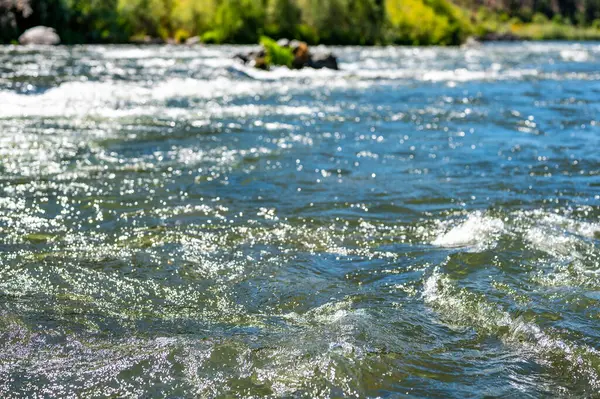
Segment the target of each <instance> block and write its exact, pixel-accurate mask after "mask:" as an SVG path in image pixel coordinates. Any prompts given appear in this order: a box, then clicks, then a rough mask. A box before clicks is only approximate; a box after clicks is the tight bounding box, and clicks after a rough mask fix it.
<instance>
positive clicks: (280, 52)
mask: <svg viewBox="0 0 600 399" xmlns="http://www.w3.org/2000/svg"><path fill="white" fill-rule="evenodd" d="M260 44H262V46H263V47H264V48H265V52H266V53H267V56H266V57H265V63H266V65H267V66H269V65H285V66H287V67H288V68H291V67H292V62H293V61H294V54H292V50H291V49H290V48H289V47H287V48H286V47H281V46H279V45H278V44H277V42H275V41H274V40H273V39H270V38H268V37H266V36H263V37H261V38H260Z"/></svg>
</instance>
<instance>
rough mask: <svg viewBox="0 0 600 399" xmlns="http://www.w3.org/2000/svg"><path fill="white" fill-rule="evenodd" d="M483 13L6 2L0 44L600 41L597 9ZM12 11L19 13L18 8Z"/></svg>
mask: <svg viewBox="0 0 600 399" xmlns="http://www.w3.org/2000/svg"><path fill="white" fill-rule="evenodd" d="M579 2H580V1H579V0H575V3H577V4H575V5H576V7H575V8H576V10H577V11H576V12H575V11H573V7H570V8H569V7H567V6H566V5H563V4H562V3H563V2H562V1H557V2H556V7H554V8H547V9H542V8H540V9H536V8H535V7H529V6H526V5H523V6H519V7H516V8H514V9H506V8H503V7H500V6H498V7H496V8H494V9H491V10H488V9H482V8H477V4H479V2H478V1H474V0H455V1H449V0H361V1H358V0H326V1H319V2H315V1H310V0H268V1H255V0H219V1H217V0H194V1H192V0H168V1H167V0H145V1H142V0H108V1H103V2H93V3H92V4H87V3H88V2H83V1H69V2H66V1H63V0H39V1H36V2H30V1H27V0H21V1H19V2H0V43H5V44H7V43H16V41H17V39H18V38H19V36H20V35H21V34H22V33H23V32H24V31H25V30H27V29H29V28H31V27H33V26H38V25H44V26H48V27H51V28H54V29H56V32H57V34H58V35H59V36H60V38H61V40H62V42H63V43H65V44H84V43H88V44H94V43H103V44H110V43H112V44H122V43H152V44H155V43H186V42H189V41H190V39H192V41H193V42H202V43H207V44H208V43H211V44H254V43H257V42H258V40H259V38H260V37H261V36H269V37H271V38H273V39H275V40H277V39H280V38H288V39H295V40H300V41H303V42H306V43H308V44H309V45H316V44H325V45H386V44H402V45H418V46H422V45H442V46H450V45H460V44H463V43H465V42H466V40H467V39H468V38H469V37H473V36H474V37H482V38H488V37H493V38H495V39H498V38H513V39H528V40H531V39H533V40H547V39H553V40H556V39H561V40H600V29H598V28H599V27H600V19H598V16H599V15H600V6H598V7H596V6H595V5H594V4H592V3H593V2H585V3H581V4H579ZM13 3H14V4H13Z"/></svg>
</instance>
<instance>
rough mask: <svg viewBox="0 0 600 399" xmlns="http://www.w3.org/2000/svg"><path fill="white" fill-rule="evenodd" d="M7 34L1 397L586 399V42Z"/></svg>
mask: <svg viewBox="0 0 600 399" xmlns="http://www.w3.org/2000/svg"><path fill="white" fill-rule="evenodd" d="M245 49H247V48H239V47H227V46H222V47H210V46H207V47H169V46H162V47H158V46H157V47H153V46H148V47H133V46H114V47H113V46H106V47H99V46H97V47H94V46H81V47H57V48H43V47H42V48H25V47H0V396H1V397H3V398H13V397H14V398H18V397H30V398H33V397H40V398H41V397H82V398H98V397H131V398H151V397H156V398H163V397H169V398H193V397H198V398H258V397H277V398H292V397H297V398H301V397H302V398H304V397H306V398H329V397H332V398H341V397H348V398H352V397H360V398H363V397H370V398H376V397H381V398H395V397H408V398H424V397H428V398H433V397H440V398H442V397H443V398H450V397H454V398H468V397H473V398H479V397H515V398H525V397H531V398H539V397H552V398H556V397H573V398H583V397H590V398H593V397H600V245H599V244H600V219H599V218H600V151H599V150H600V44H598V43H591V44H575V43H545V44H532V43H521V44H490V45H485V46H481V47H473V48H395V47H389V48H388V47H383V48H361V47H355V48H334V49H333V50H334V52H335V53H337V54H338V56H339V58H340V65H341V68H342V70H341V71H328V70H320V71H313V70H303V71H289V70H287V69H277V68H276V69H275V70H273V71H271V72H264V71H257V70H253V69H250V68H246V67H244V66H241V65H239V64H238V63H236V62H235V61H233V60H232V55H233V54H234V53H236V52H240V51H243V50H245Z"/></svg>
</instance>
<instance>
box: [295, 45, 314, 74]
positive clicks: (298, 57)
mask: <svg viewBox="0 0 600 399" xmlns="http://www.w3.org/2000/svg"><path fill="white" fill-rule="evenodd" d="M292 53H293V54H294V61H292V68H294V69H302V68H304V67H306V66H308V65H309V63H310V52H309V51H308V45H307V44H306V43H304V42H296V43H294V46H293V47H292Z"/></svg>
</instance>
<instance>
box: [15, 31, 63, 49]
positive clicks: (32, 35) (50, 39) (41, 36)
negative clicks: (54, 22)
mask: <svg viewBox="0 0 600 399" xmlns="http://www.w3.org/2000/svg"><path fill="white" fill-rule="evenodd" d="M19 43H20V44H23V45H27V44H44V45H56V44H59V43H60V37H59V36H58V34H57V33H56V31H55V30H54V28H49V27H47V26H36V27H34V28H30V29H27V30H26V31H25V32H23V34H22V35H21V36H19Z"/></svg>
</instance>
